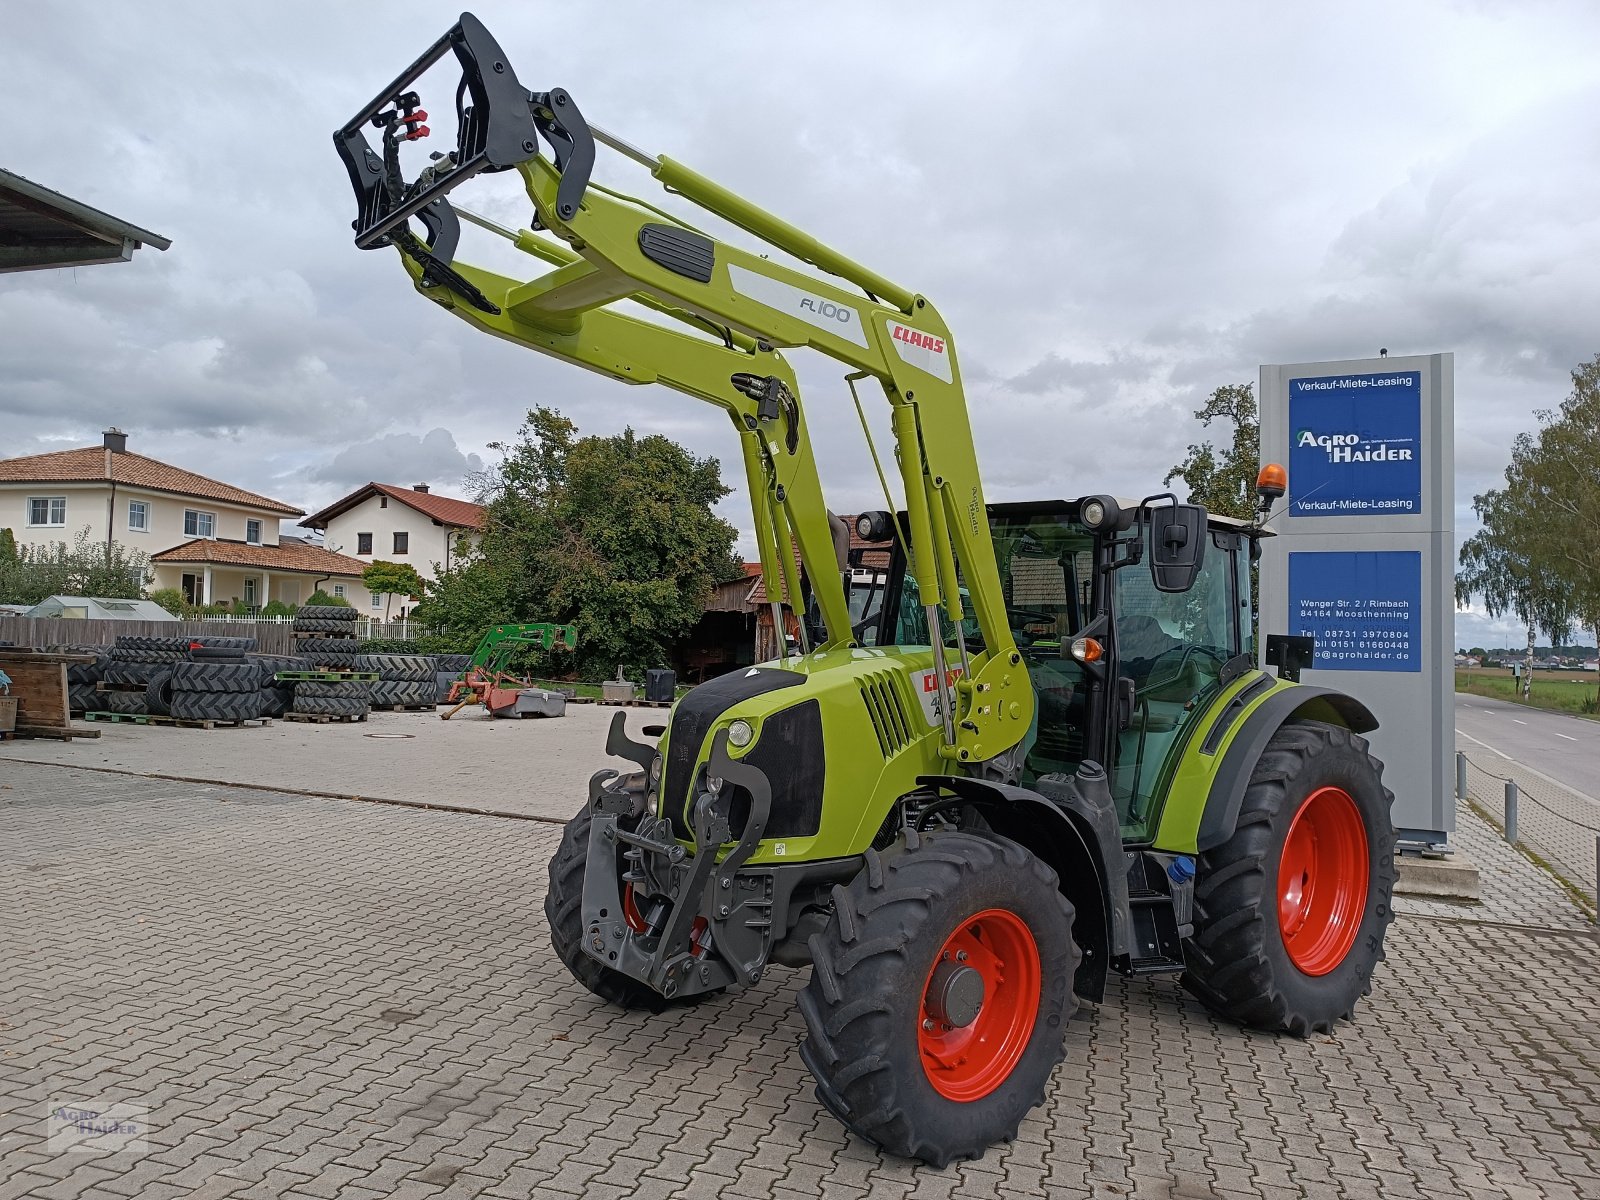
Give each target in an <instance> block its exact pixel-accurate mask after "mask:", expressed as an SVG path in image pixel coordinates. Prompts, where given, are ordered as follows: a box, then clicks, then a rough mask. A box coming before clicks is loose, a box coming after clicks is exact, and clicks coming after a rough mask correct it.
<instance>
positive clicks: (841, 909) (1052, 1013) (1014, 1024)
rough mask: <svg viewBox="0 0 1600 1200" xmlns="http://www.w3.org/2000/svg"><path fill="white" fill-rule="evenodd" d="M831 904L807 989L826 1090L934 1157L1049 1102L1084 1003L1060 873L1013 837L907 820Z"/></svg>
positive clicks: (811, 1059)
mask: <svg viewBox="0 0 1600 1200" xmlns="http://www.w3.org/2000/svg"><path fill="white" fill-rule="evenodd" d="M833 900H834V912H833V916H832V917H831V918H830V919H829V921H828V924H827V926H826V928H825V929H824V931H823V932H822V933H820V934H817V935H815V936H813V937H812V938H811V940H810V948H811V957H812V971H811V981H810V982H809V983H808V984H807V985H806V987H805V989H804V990H803V991H802V992H801V994H800V1011H801V1014H802V1015H803V1016H804V1018H805V1022H806V1031H807V1036H806V1040H805V1042H804V1044H803V1045H802V1046H801V1049H800V1055H801V1057H802V1058H803V1059H804V1060H805V1063H806V1066H807V1067H808V1068H810V1070H811V1073H812V1075H814V1076H815V1077H816V1080H817V1098H818V1099H819V1100H820V1101H821V1102H822V1103H823V1105H824V1106H826V1107H827V1108H828V1109H829V1110H830V1111H831V1112H832V1113H833V1114H834V1115H835V1116H836V1117H838V1118H839V1120H841V1121H843V1122H844V1124H845V1125H846V1126H848V1127H849V1128H850V1129H851V1130H853V1131H854V1132H856V1133H858V1134H860V1135H861V1136H862V1137H864V1138H866V1139H867V1140H868V1141H871V1142H874V1143H876V1144H877V1145H879V1146H881V1147H883V1148H884V1149H885V1150H887V1151H889V1152H890V1153H892V1154H899V1155H903V1156H905V1157H908V1158H919V1159H922V1160H923V1161H925V1162H929V1163H932V1164H933V1165H935V1166H940V1167H942V1166H944V1165H945V1164H946V1163H948V1162H950V1161H951V1160H952V1159H959V1158H977V1157H978V1156H980V1155H981V1154H982V1153H983V1152H984V1150H986V1149H987V1148H988V1147H989V1146H991V1145H992V1144H994V1143H995V1142H1000V1141H1010V1140H1011V1139H1012V1138H1013V1137H1015V1136H1016V1132H1017V1126H1018V1125H1019V1124H1020V1123H1021V1121H1022V1118H1023V1117H1024V1116H1026V1115H1027V1113H1028V1111H1029V1110H1030V1109H1032V1108H1034V1107H1035V1106H1036V1105H1038V1104H1041V1103H1043V1102H1044V1091H1045V1084H1046V1083H1047V1082H1048V1080H1049V1078H1050V1072H1051V1071H1052V1070H1053V1069H1054V1068H1055V1065H1056V1064H1057V1063H1058V1062H1060V1061H1061V1059H1062V1056H1063V1054H1064V1050H1063V1047H1062V1041H1063V1038H1064V1036H1065V1033H1066V1025H1067V1021H1068V1020H1069V1019H1070V1018H1071V1017H1072V1014H1073V1012H1074V1010H1075V1008H1076V1006H1077V1000H1076V997H1075V996H1074V995H1073V993H1072V979H1073V976H1074V974H1075V973H1076V971H1077V969H1078V958H1079V954H1078V948H1077V946H1076V945H1075V944H1074V942H1073V940H1072V919H1073V913H1072V906H1071V905H1070V904H1069V903H1067V900H1066V898H1065V897H1063V896H1062V894H1061V892H1060V889H1059V886H1058V884H1057V880H1056V875H1055V872H1054V871H1052V870H1051V869H1050V868H1049V867H1048V866H1046V865H1045V864H1044V863H1043V862H1042V861H1040V860H1039V859H1038V858H1036V857H1034V855H1032V854H1030V853H1029V852H1028V851H1027V850H1025V849H1023V847H1021V846H1019V845H1017V843H1015V842H1012V841H1008V840H1006V839H1005V838H1000V837H992V836H991V837H980V836H977V835H976V834H971V833H925V834H921V835H918V834H916V833H914V832H912V833H910V834H908V836H907V841H906V842H904V843H902V844H901V845H898V846H896V847H894V848H893V849H890V850H888V851H885V852H884V853H882V854H879V853H877V852H876V851H870V850H869V851H868V852H867V855H866V862H865V868H864V869H863V870H862V871H861V873H860V874H858V875H857V876H856V877H855V879H853V880H852V881H851V882H850V883H849V884H848V885H847V886H840V887H836V888H834V890H833Z"/></svg>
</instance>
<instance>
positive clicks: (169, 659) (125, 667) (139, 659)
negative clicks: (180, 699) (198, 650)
mask: <svg viewBox="0 0 1600 1200" xmlns="http://www.w3.org/2000/svg"><path fill="white" fill-rule="evenodd" d="M188 657H189V639H188V638H169V637H143V636H137V635H132V634H128V635H124V636H122V637H119V638H118V639H117V640H116V643H115V644H114V645H113V646H112V647H111V652H110V654H109V655H107V656H106V661H105V663H104V665H103V666H102V667H101V668H100V672H99V674H100V678H99V679H98V680H96V681H95V685H94V686H95V687H96V689H97V690H96V693H95V696H94V697H93V699H94V701H95V703H93V704H92V705H91V706H90V707H89V708H88V709H86V710H85V711H87V712H106V713H120V714H123V715H126V716H143V715H145V714H146V713H154V714H156V715H158V716H166V715H167V712H166V707H167V706H166V701H165V699H164V697H165V695H166V690H165V685H166V684H168V683H169V682H170V680H171V676H172V668H173V667H174V666H176V665H177V664H178V663H180V662H183V661H184V660H185V659H187V658H188ZM68 685H69V686H70V685H71V673H70V671H69V673H68ZM152 695H154V697H155V701H156V705H155V707H154V708H152V707H151V705H150V697H151V696H152ZM83 698H84V699H88V698H89V697H88V696H87V695H84V697H83Z"/></svg>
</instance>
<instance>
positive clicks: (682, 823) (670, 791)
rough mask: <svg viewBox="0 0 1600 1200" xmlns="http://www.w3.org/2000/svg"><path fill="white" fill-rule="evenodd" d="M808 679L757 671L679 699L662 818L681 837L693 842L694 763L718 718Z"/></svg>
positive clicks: (792, 673)
mask: <svg viewBox="0 0 1600 1200" xmlns="http://www.w3.org/2000/svg"><path fill="white" fill-rule="evenodd" d="M805 681H806V677H805V676H804V675H801V674H799V673H798V672H795V671H783V670H779V669H777V668H776V667H752V668H750V669H749V670H746V671H735V672H731V673H730V674H727V675H719V676H718V677H717V678H716V679H713V680H711V681H710V682H709V683H702V684H701V685H700V686H699V687H697V688H695V689H694V690H693V691H691V692H689V694H688V695H686V696H684V697H683V699H681V700H679V701H678V704H677V707H676V708H674V709H673V710H672V732H671V735H670V737H669V738H668V740H667V755H666V762H665V763H664V764H663V766H664V768H665V770H664V771H663V772H662V780H661V797H662V802H661V815H662V816H664V817H667V818H669V819H670V820H671V821H672V830H673V832H674V833H675V834H677V836H678V837H680V838H682V839H683V840H684V841H689V840H690V836H691V835H690V832H689V822H688V820H687V808H688V805H689V800H690V796H689V789H690V785H691V783H692V782H693V776H694V764H695V762H696V761H697V760H698V759H699V757H700V750H701V748H702V747H703V746H704V745H705V740H706V734H707V733H709V732H710V730H711V727H712V726H713V725H714V724H716V722H717V719H718V718H719V717H721V716H722V714H723V713H725V712H727V711H728V709H730V708H732V707H733V706H734V705H735V704H738V703H739V702H740V701H741V700H749V699H751V698H752V697H755V696H761V695H764V694H766V693H767V692H771V691H775V690H777V689H778V688H787V687H798V686H799V685H801V684H803V683H804V682H805Z"/></svg>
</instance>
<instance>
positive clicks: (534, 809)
mask: <svg viewBox="0 0 1600 1200" xmlns="http://www.w3.org/2000/svg"><path fill="white" fill-rule="evenodd" d="M618 712H622V713H624V714H625V715H626V719H627V722H628V729H629V731H630V732H631V733H632V735H633V736H634V737H636V738H637V737H644V736H645V735H644V733H643V730H644V728H645V727H646V726H648V725H651V724H659V723H660V722H661V721H663V720H664V719H665V715H666V714H665V713H664V712H663V711H662V710H660V709H655V708H625V709H618V708H612V707H609V706H600V705H595V704H574V705H572V706H571V707H569V708H568V709H567V715H566V716H565V717H562V718H560V719H559V720H527V721H510V720H497V719H495V718H493V717H488V716H486V715H484V713H483V711H482V710H481V709H467V710H464V711H462V712H461V713H459V714H458V715H457V716H455V717H454V718H452V719H451V720H449V721H441V720H440V719H439V717H438V714H437V713H431V712H422V713H373V714H372V715H371V717H370V718H369V719H368V720H366V721H363V722H359V723H350V724H328V725H309V724H304V723H301V722H297V721H275V722H274V723H273V724H271V725H268V726H246V727H243V728H238V729H235V728H231V727H228V728H218V729H178V728H173V727H170V726H155V725H131V724H114V723H109V722H106V723H101V722H96V723H89V722H84V721H78V722H75V724H76V725H77V726H78V728H80V729H91V730H98V731H99V733H100V736H99V737H98V738H97V739H94V740H92V741H89V740H77V741H71V742H48V741H24V740H19V741H11V742H0V771H3V770H4V769H5V764H6V763H7V762H49V763H62V764H66V765H75V766H88V767H99V768H104V769H109V770H119V771H132V772H135V773H138V774H157V775H178V776H183V777H185V778H188V779H201V780H211V781H216V782H221V783H237V782H244V781H248V782H250V783H254V784H261V785H265V786H268V787H274V788H283V789H285V790H289V791H311V792H319V793H323V794H326V795H333V796H369V797H376V798H380V799H384V800H401V801H405V802H406V803H410V804H437V805H444V806H453V807H465V808H485V807H488V808H494V809H499V810H503V811H506V812H513V813H521V814H524V815H528V816H540V817H556V818H559V819H560V820H563V821H565V820H566V819H567V818H568V817H570V816H572V814H573V813H575V812H577V811H578V809H579V808H581V807H582V805H583V800H584V797H585V796H586V795H588V788H587V783H588V779H589V776H590V775H591V774H593V772H594V771H596V770H597V769H599V768H600V767H603V766H605V765H606V764H607V762H608V760H607V758H606V753H605V744H606V730H607V729H608V728H609V727H610V725H611V720H612V718H613V717H614V716H615V715H616V714H617V713H618ZM396 734H401V735H405V736H401V737H395V736H392V735H396ZM651 740H654V739H651ZM609 761H610V764H611V765H612V766H624V767H626V766H628V764H626V763H620V762H618V761H617V760H609Z"/></svg>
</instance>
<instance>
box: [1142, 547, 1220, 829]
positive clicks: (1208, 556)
mask: <svg viewBox="0 0 1600 1200" xmlns="http://www.w3.org/2000/svg"><path fill="white" fill-rule="evenodd" d="M1236 540H1237V539H1234V538H1232V537H1225V538H1224V539H1219V538H1218V537H1217V535H1215V534H1213V535H1212V537H1211V540H1210V542H1209V543H1208V545H1207V546H1206V553H1205V559H1204V561H1203V562H1202V564H1201V567H1200V572H1199V574H1198V575H1197V576H1196V578H1195V581H1194V586H1193V587H1192V588H1190V589H1189V590H1188V591H1187V592H1178V593H1169V592H1161V591H1157V590H1156V586H1155V584H1154V583H1153V582H1152V581H1151V578H1150V573H1149V572H1148V571H1146V570H1144V569H1142V568H1140V567H1130V568H1128V569H1126V570H1122V571H1118V572H1117V574H1116V582H1115V584H1114V593H1113V595H1114V598H1113V601H1112V610H1113V612H1114V614H1115V623H1114V628H1115V630H1116V634H1115V636H1116V645H1117V663H1118V670H1119V671H1120V673H1121V675H1122V677H1123V678H1125V679H1131V680H1132V681H1133V712H1132V719H1131V720H1130V722H1129V723H1128V725H1127V727H1126V728H1124V729H1123V730H1122V731H1121V732H1120V734H1119V737H1118V747H1117V768H1116V771H1115V772H1114V774H1113V779H1112V782H1113V786H1112V791H1113V793H1114V794H1115V796H1116V800H1117V809H1118V815H1119V816H1120V817H1121V820H1122V824H1123V829H1124V833H1125V834H1126V835H1128V836H1131V837H1140V836H1143V834H1144V832H1145V831H1146V830H1147V829H1149V828H1152V827H1153V823H1154V820H1155V818H1156V817H1157V816H1159V813H1157V812H1155V811H1153V808H1152V800H1153V798H1154V797H1155V796H1157V795H1159V794H1160V793H1161V781H1162V780H1163V779H1164V778H1165V776H1166V774H1167V773H1168V771H1169V770H1170V769H1172V768H1173V767H1174V766H1175V760H1176V755H1177V754H1178V753H1179V752H1180V751H1181V749H1182V747H1183V743H1184V740H1185V734H1186V732H1187V730H1188V728H1189V726H1190V724H1191V723H1192V722H1193V721H1195V720H1197V719H1198V718H1199V716H1200V715H1201V714H1202V713H1203V712H1204V711H1205V709H1206V707H1207V704H1208V702H1209V701H1210V698H1211V696H1212V695H1214V694H1215V693H1216V691H1217V690H1218V689H1219V688H1220V687H1221V686H1222V685H1221V675H1222V668H1223V665H1224V664H1225V663H1227V662H1228V660H1229V659H1231V658H1233V657H1234V655H1235V654H1236V653H1237V650H1236V649H1235V647H1236V646H1237V644H1238V641H1237V638H1238V633H1237V631H1238V623H1237V620H1236V618H1237V602H1236V599H1235V593H1236V574H1235V566H1234V562H1235V559H1236V557H1237V556H1236V555H1235V554H1233V553H1231V552H1230V547H1231V546H1232V545H1233V544H1234V542H1235V541H1236Z"/></svg>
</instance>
